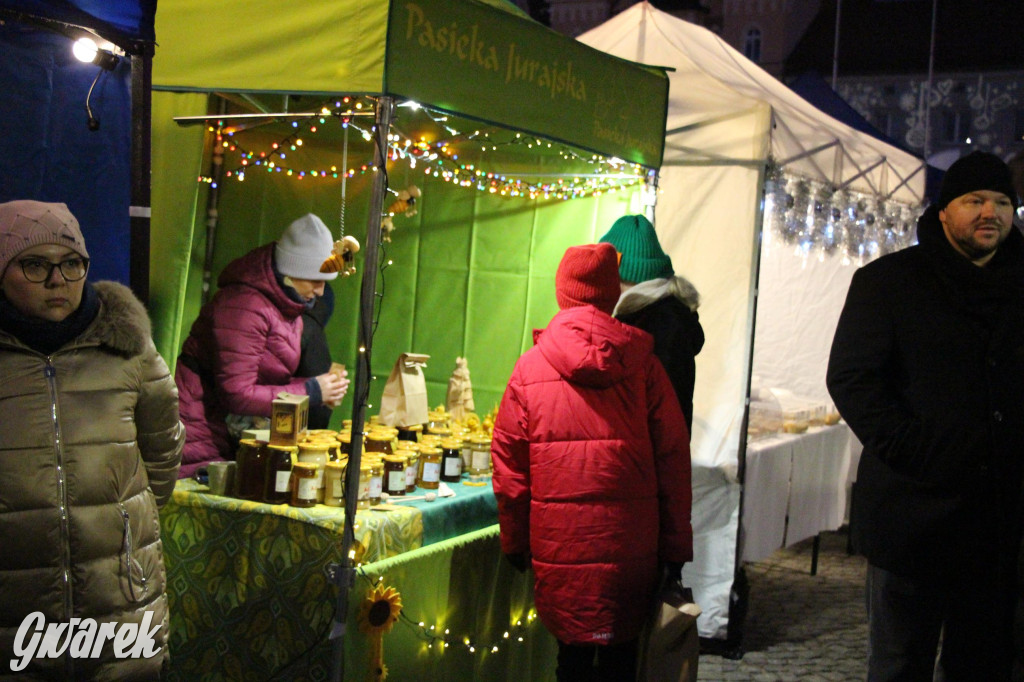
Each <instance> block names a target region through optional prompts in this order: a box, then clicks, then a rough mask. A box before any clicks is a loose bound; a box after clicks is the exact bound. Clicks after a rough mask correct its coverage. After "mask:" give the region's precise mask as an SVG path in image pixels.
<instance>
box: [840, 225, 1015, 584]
mask: <svg viewBox="0 0 1024 682" xmlns="http://www.w3.org/2000/svg"><path fill="white" fill-rule="evenodd" d="M918 239H919V242H920V243H919V244H918V245H916V246H913V247H911V248H908V249H905V250H903V251H899V252H897V253H894V254H891V255H888V256H884V257H882V258H880V259H878V260H877V261H875V262H873V263H871V264H869V265H866V266H865V267H863V268H861V269H860V270H858V271H857V272H856V273H855V274H854V276H853V281H852V283H851V284H850V290H849V293H848V295H847V298H846V305H845V307H844V308H843V312H842V315H841V317H840V319H839V324H838V327H837V329H836V334H835V339H834V341H833V344H832V353H831V357H830V358H829V367H828V377H827V383H828V388H829V392H830V393H831V395H832V398H833V400H834V401H835V404H836V406H837V407H838V408H839V412H840V413H841V414H842V416H843V418H845V419H846V421H847V423H849V425H850V427H851V428H852V429H853V432H854V433H855V434H856V435H857V437H858V438H859V439H860V440H861V442H862V443H863V444H864V452H863V456H862V457H861V460H860V467H859V469H858V472H857V483H856V489H855V493H854V496H853V507H852V511H851V531H852V533H853V540H854V544H855V546H856V547H857V549H858V550H860V551H861V552H863V553H864V554H865V555H866V556H867V557H868V560H869V561H870V562H871V563H872V564H873V565H875V566H878V567H880V568H883V569H886V570H889V571H892V572H894V573H898V574H901V575H909V576H929V575H940V576H941V575H943V574H949V575H952V574H956V575H962V574H963V570H964V569H970V568H971V567H974V568H978V567H981V566H984V565H992V563H991V562H993V561H996V562H998V563H999V564H1000V565H1002V566H1005V565H1008V562H1012V561H1013V559H1015V558H1016V554H1017V543H1018V542H1019V525H1020V524H1019V514H1018V512H1017V511H1016V510H1017V499H1018V497H1019V495H1020V491H1021V471H1022V467H1021V462H1022V460H1024V239H1022V238H1021V235H1020V234H1019V233H1018V232H1017V230H1011V234H1010V236H1009V238H1008V239H1007V240H1006V241H1005V242H1004V243H1003V245H1002V246H1001V247H1000V248H999V250H998V251H997V252H996V255H995V256H994V257H993V259H992V260H991V261H990V262H989V263H988V265H987V266H986V267H983V268H980V267H977V266H976V265H974V264H972V263H971V262H970V261H968V260H967V259H966V258H964V257H963V256H961V255H960V254H958V253H957V252H956V251H954V250H953V248H952V247H951V246H950V245H949V242H948V241H947V240H946V238H945V235H944V234H943V232H942V226H941V225H940V224H939V221H938V211H937V210H936V209H935V208H934V207H932V208H929V209H928V210H927V211H926V212H925V214H924V215H923V216H922V217H921V220H920V221H919V223H918ZM1009 565H1012V563H1010V564H1009ZM954 572H955V573H954Z"/></svg>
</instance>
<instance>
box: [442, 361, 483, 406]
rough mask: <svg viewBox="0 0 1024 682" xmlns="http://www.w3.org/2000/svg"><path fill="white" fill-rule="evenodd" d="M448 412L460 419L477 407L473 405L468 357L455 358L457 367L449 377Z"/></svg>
mask: <svg viewBox="0 0 1024 682" xmlns="http://www.w3.org/2000/svg"><path fill="white" fill-rule="evenodd" d="M446 402H447V403H448V412H449V413H450V414H451V415H452V419H454V420H456V421H458V420H460V419H462V418H463V417H464V416H466V414H467V413H469V412H472V411H473V410H474V409H476V407H475V406H474V405H473V384H472V383H471V382H470V380H469V366H468V364H467V363H466V358H455V369H454V370H453V371H452V376H451V378H450V379H448V400H447V401H446Z"/></svg>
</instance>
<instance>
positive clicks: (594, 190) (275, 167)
mask: <svg viewBox="0 0 1024 682" xmlns="http://www.w3.org/2000/svg"><path fill="white" fill-rule="evenodd" d="M399 106H400V107H401V106H407V107H408V108H410V109H414V110H421V111H423V112H424V113H425V114H426V115H428V116H429V117H430V119H431V120H432V121H433V122H434V123H435V124H437V127H438V129H439V130H440V131H441V132H442V133H443V137H439V139H433V140H429V139H427V138H426V137H423V136H421V137H420V138H418V139H415V138H414V137H412V136H409V135H405V134H403V133H402V132H401V130H400V129H399V127H398V124H394V125H392V126H391V129H390V130H389V131H388V135H387V159H388V161H389V162H392V163H399V162H404V163H406V164H407V165H408V166H409V168H410V169H411V170H416V169H419V172H422V173H423V174H424V175H425V176H430V177H434V178H439V179H441V180H444V181H445V182H450V183H452V184H454V185H458V186H460V187H466V188H472V189H476V190H477V191H480V192H487V193H489V194H494V195H498V196H502V197H525V198H530V199H538V198H542V199H550V198H554V199H562V200H567V199H576V198H581V197H590V196H600V195H602V194H605V193H609V192H616V191H619V190H623V189H627V188H632V187H635V186H637V185H640V184H642V183H644V181H645V180H649V179H651V178H652V177H653V174H654V171H653V170H650V169H647V168H644V167H643V166H641V165H639V164H632V163H628V162H626V161H623V160H622V159H618V158H615V157H606V156H602V155H600V154H581V153H579V152H578V151H577V150H574V149H573V148H571V147H569V146H566V145H562V144H559V143H556V142H551V141H549V140H544V139H541V138H539V137H537V136H534V135H529V134H524V133H521V132H513V131H506V132H502V133H491V132H489V131H482V130H479V129H474V130H471V131H459V130H457V129H456V128H455V127H453V123H452V122H451V120H450V119H449V117H448V116H447V115H445V114H443V113H441V112H437V111H434V110H431V109H429V108H427V107H423V106H421V105H419V104H416V103H414V102H406V103H403V104H402V105H399ZM372 107H373V103H372V102H370V101H364V100H363V99H361V98H357V97H342V98H339V99H337V100H334V101H333V102H332V103H328V104H325V105H323V106H322V107H320V108H319V111H318V112H317V113H315V114H313V115H310V116H308V117H305V118H301V119H296V120H292V121H291V122H290V124H289V128H290V130H289V132H288V133H286V134H284V135H283V136H282V137H280V138H279V139H277V140H275V141H273V142H271V143H270V144H269V145H267V146H266V147H265V148H262V149H257V148H255V147H249V146H247V145H246V143H245V142H243V140H242V138H243V137H245V135H244V130H241V129H239V128H237V127H235V126H232V125H230V124H229V122H228V120H217V121H216V122H215V123H214V124H211V125H210V126H209V127H208V131H209V132H210V133H211V134H212V135H213V136H214V144H216V145H219V146H221V147H222V148H223V151H225V152H230V153H232V154H234V155H237V162H236V163H235V164H234V165H233V166H230V165H229V164H228V163H225V164H224V168H225V169H226V170H225V171H224V174H223V175H224V178H225V179H233V180H236V181H239V182H244V181H245V179H246V177H247V176H249V175H251V174H252V173H254V172H265V173H275V174H281V175H283V176H286V177H291V178H295V179H296V180H311V181H313V180H337V179H341V178H344V177H349V178H351V177H354V176H356V175H363V174H366V173H374V172H376V171H377V169H376V168H375V167H374V166H373V163H372V162H370V161H368V162H367V163H362V164H358V165H352V166H351V167H349V168H339V167H338V166H337V165H325V166H320V167H312V168H299V167H296V166H293V165H291V162H290V160H289V155H290V154H291V153H292V152H297V151H299V150H300V149H301V148H302V147H304V146H306V147H308V146H309V145H307V140H308V139H309V138H310V137H311V136H314V135H317V134H318V133H322V132H323V131H324V130H325V129H326V128H327V127H328V126H335V125H340V126H341V127H342V128H350V129H351V130H354V131H355V132H357V133H358V134H359V135H360V136H361V137H362V138H363V139H364V140H366V141H370V140H372V139H373V136H374V134H375V132H376V130H375V127H374V126H373V125H372V124H370V125H362V124H360V122H359V117H360V116H362V115H365V112H367V111H372ZM250 144H251V143H250ZM513 146H518V147H525V148H526V150H533V149H547V150H551V151H552V152H557V154H558V156H559V158H560V159H561V160H562V161H565V162H568V163H572V164H574V165H576V166H579V167H585V168H586V169H587V172H584V173H565V174H564V175H563V174H556V175H557V176H558V177H552V178H544V179H540V178H537V177H531V176H529V175H528V174H521V175H515V174H509V173H500V172H496V171H494V170H489V169H487V168H485V167H482V166H481V165H478V164H474V163H465V162H463V161H461V160H460V158H459V155H460V153H459V150H463V152H464V153H466V152H468V151H470V150H472V151H479V152H480V153H481V154H483V155H486V154H489V153H493V152H497V151H498V150H499V149H502V148H508V147H513ZM371 154H372V152H371ZM199 181H200V182H204V183H208V184H211V185H212V184H215V183H216V180H215V178H213V177H212V176H208V175H201V176H199Z"/></svg>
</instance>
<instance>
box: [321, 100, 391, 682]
mask: <svg viewBox="0 0 1024 682" xmlns="http://www.w3.org/2000/svg"><path fill="white" fill-rule="evenodd" d="M393 111H394V98H393V97H388V96H382V97H380V98H379V99H378V100H377V112H376V123H375V129H374V140H375V141H376V144H375V145H374V152H373V167H374V169H375V170H376V173H375V174H374V179H373V187H372V189H371V193H370V215H369V218H368V219H367V221H366V248H365V249H364V250H363V253H364V254H365V257H364V259H363V283H362V289H361V290H360V294H359V356H358V357H357V358H356V377H355V383H354V384H353V393H352V434H353V438H352V452H351V453H350V454H349V456H348V466H347V467H346V469H345V528H344V531H343V533H342V537H341V563H340V564H331V565H330V566H328V575H329V576H330V578H331V580H332V581H333V582H334V583H335V584H336V585H337V586H338V604H337V608H336V609H335V612H334V625H333V627H332V629H331V635H330V638H331V639H332V640H334V655H333V657H332V661H331V678H330V679H331V680H332V681H334V682H338V681H339V680H343V679H344V674H345V625H346V623H347V622H348V599H349V592H350V591H351V590H352V588H354V587H355V579H356V568H355V563H356V562H355V551H354V550H353V549H352V545H353V544H354V542H355V520H356V503H357V502H358V497H359V465H360V462H361V460H362V455H363V452H362V451H363V442H362V439H361V438H358V437H357V436H358V435H359V434H361V433H362V432H363V420H364V418H365V416H366V401H367V398H368V397H369V393H370V354H371V350H372V346H373V305H374V301H375V298H376V295H377V293H376V292H377V256H378V251H379V249H380V220H381V216H382V215H383V211H384V197H385V194H386V193H387V181H388V177H387V151H386V150H387V134H388V131H389V130H390V129H391V118H392V114H393Z"/></svg>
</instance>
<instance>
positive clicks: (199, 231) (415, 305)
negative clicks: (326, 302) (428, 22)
mask: <svg viewBox="0 0 1024 682" xmlns="http://www.w3.org/2000/svg"><path fill="white" fill-rule="evenodd" d="M164 97H172V98H173V97H176V96H174V95H165V94H163V93H158V94H157V95H156V96H155V97H154V100H155V103H159V102H160V101H161V100H162V99H163V98H164ZM177 97H181V96H177ZM192 105H193V106H195V102H192ZM183 108H184V106H183V105H178V106H177V107H176V109H177V114H176V115H181V113H182V110H183ZM156 109H157V107H156V105H155V110H156ZM159 110H160V111H161V113H163V114H165V115H166V114H167V113H169V111H170V107H167V108H164V107H160V108H159ZM200 113H201V112H200ZM154 119H156V116H154ZM156 125H157V121H156V120H154V127H156ZM196 131H197V128H188V129H183V130H180V131H177V135H176V136H175V137H176V140H175V141H174V142H173V143H169V144H168V145H163V146H162V147H161V148H160V149H157V148H155V149H154V155H153V158H154V202H153V203H154V221H153V223H154V238H153V241H154V245H155V244H157V243H159V244H161V245H167V247H166V251H165V253H164V254H163V255H161V254H160V253H157V252H156V249H155V248H154V258H153V265H154V270H153V273H154V274H153V279H154V283H153V288H154V291H156V292H159V293H158V294H157V295H155V296H154V322H155V327H156V329H155V334H156V337H157V339H158V347H159V348H160V350H161V352H162V353H163V354H164V356H165V358H167V359H168V361H169V362H171V363H173V361H174V358H176V356H177V352H178V351H179V350H180V347H181V343H182V342H183V341H184V338H185V336H186V335H187V332H188V329H189V326H190V325H191V323H192V320H193V319H194V318H195V316H196V314H197V313H198V309H199V304H200V302H201V301H202V292H201V288H200V283H201V279H200V271H201V267H202V261H203V257H204V252H205V248H206V239H205V227H204V222H205V212H206V202H207V193H208V191H209V186H208V185H206V184H205V183H197V182H196V177H197V175H198V174H199V173H197V171H196V168H197V164H196V163H195V161H196V159H195V155H196V153H197V152H196V147H197V146H198V147H201V142H199V141H198V139H195V141H194V142H193V139H191V138H193V137H197V136H198V135H199V134H201V132H196ZM186 138H189V139H186ZM249 139H250V140H251V144H252V145H256V143H255V141H254V138H252V137H250V138H249ZM209 144H210V140H209V139H207V147H209ZM307 147H312V145H307ZM307 152H309V153H311V154H314V153H315V154H316V155H318V157H319V158H321V159H322V160H323V163H324V164H331V163H336V164H337V165H338V167H342V164H341V161H340V150H339V149H337V148H323V149H318V150H314V149H312V148H310V149H307ZM348 160H349V163H348V166H349V167H352V166H355V167H357V168H358V167H359V165H360V164H361V163H364V162H365V160H362V158H361V157H358V156H356V155H354V154H353V155H351V156H350V158H349V159H348ZM205 163H207V164H208V160H207V161H205ZM296 163H298V162H297V161H296ZM199 167H200V169H202V168H203V166H202V165H201V164H200V166H199ZM203 172H206V171H205V170H203ZM372 179H373V173H372V172H367V173H363V174H358V173H357V174H356V175H355V176H354V177H352V178H350V179H349V180H348V182H347V186H346V188H345V190H346V194H347V198H346V201H345V202H344V206H343V204H342V201H341V191H342V182H341V180H340V179H311V178H309V177H307V178H304V179H299V178H298V177H296V176H292V177H288V176H286V175H285V174H284V173H267V172H264V171H250V172H249V173H247V175H246V179H245V181H244V182H239V181H238V180H235V179H226V180H225V181H224V182H222V183H221V186H220V190H219V193H220V197H219V219H218V224H217V231H216V238H215V240H214V241H215V247H214V263H213V275H214V277H213V279H214V282H215V281H216V276H217V275H218V274H219V273H220V271H221V270H222V269H223V268H224V266H225V265H226V264H227V263H229V262H230V261H231V260H232V259H234V258H236V257H238V256H240V255H242V254H244V253H245V252H247V251H249V250H250V249H252V248H254V247H256V246H258V245H260V244H265V243H267V242H270V241H273V240H274V239H276V238H277V237H278V236H279V234H280V233H281V231H282V230H283V229H284V228H285V227H286V226H287V225H288V224H289V223H290V222H291V221H292V220H294V219H295V218H297V217H299V216H300V215H302V214H304V213H306V212H313V213H316V214H317V215H319V216H320V217H321V218H323V220H324V221H325V222H326V223H327V225H328V226H329V227H330V228H331V229H332V231H334V232H335V233H336V234H338V232H339V225H340V216H341V212H342V209H343V208H344V224H345V233H346V234H352V235H354V236H355V237H356V238H357V239H359V241H360V243H363V244H365V236H366V220H367V212H368V208H369V199H370V188H371V181H372ZM165 183H166V184H165ZM389 183H390V186H391V188H392V189H395V190H398V189H402V188H404V187H406V186H408V185H409V184H416V185H417V186H419V187H420V189H421V190H422V192H423V195H422V197H421V198H420V200H419V201H418V202H417V207H418V213H417V214H416V215H415V216H413V217H411V218H409V217H405V216H402V215H399V216H396V217H395V218H394V224H395V228H396V229H395V231H394V233H393V235H392V241H391V242H390V243H384V244H383V245H382V253H381V259H380V260H381V263H382V264H383V263H386V262H387V261H388V260H390V261H391V262H392V264H391V265H389V266H387V267H386V268H385V269H384V270H383V273H382V274H381V275H380V276H379V277H378V280H377V282H378V284H377V291H378V293H382V294H383V295H382V296H381V297H380V298H378V299H377V303H376V305H377V308H378V315H379V318H378V319H379V323H378V326H377V329H376V332H375V334H374V337H373V339H374V340H373V348H372V358H371V368H372V373H373V377H374V378H373V381H372V384H371V388H370V397H369V405H368V407H367V415H372V414H376V413H377V411H378V410H379V405H380V395H381V391H382V389H383V386H384V382H385V381H386V380H387V377H388V374H389V373H390V371H391V367H392V365H393V364H394V362H395V359H396V358H397V357H398V355H399V354H400V353H402V352H406V351H411V352H417V353H426V354H428V355H430V356H431V359H430V361H429V363H428V365H427V367H426V369H425V370H424V374H425V376H426V379H427V390H428V395H429V400H430V405H431V406H435V405H439V404H441V403H443V402H444V400H445V396H446V391H447V385H448V378H449V376H450V375H451V372H452V370H453V369H454V367H455V358H456V357H457V356H462V357H466V358H468V362H469V369H470V373H471V378H472V381H473V391H474V396H475V399H476V409H477V412H478V413H480V414H481V416H482V415H483V414H484V413H486V412H487V411H489V410H490V409H492V408H493V407H495V406H496V405H497V404H498V402H499V401H500V399H501V395H502V393H503V392H504V389H505V385H506V382H507V380H508V377H509V375H510V374H511V371H512V367H513V365H514V364H515V361H516V359H517V358H518V357H519V355H520V354H521V353H522V352H523V351H524V350H526V349H527V348H529V347H530V346H531V345H532V343H533V340H532V330H533V329H534V328H537V327H543V326H545V325H546V324H547V322H548V321H549V320H550V319H551V316H552V315H554V313H555V312H557V305H556V303H555V296H554V274H555V270H556V268H557V266H558V262H559V260H560V259H561V257H562V254H563V253H564V251H565V249H566V248H567V247H568V246H571V245H573V244H580V243H585V242H591V241H594V240H595V239H596V238H597V237H599V236H600V235H601V234H603V233H604V232H605V230H607V228H608V227H609V226H610V225H611V223H612V222H613V221H614V220H615V219H616V218H618V217H619V216H621V215H623V214H625V213H628V212H638V211H639V210H640V207H639V204H638V201H639V196H638V192H636V191H623V192H617V193H612V194H608V195H605V196H601V197H593V198H587V199H574V200H571V201H553V200H548V201H543V200H529V199H524V198H502V197H498V196H494V195H489V194H486V193H483V192H480V191H478V190H476V189H472V188H465V187H459V186H456V185H452V184H449V183H446V182H444V181H443V180H440V179H435V178H432V177H426V176H424V175H423V174H422V173H421V172H420V171H419V170H416V169H409V168H408V166H406V165H405V163H404V162H402V161H399V162H396V163H394V164H389ZM390 203H391V201H390V200H388V201H385V206H387V205H389V204H390ZM158 206H159V207H160V210H159V211H158V210H157V208H158ZM193 209H194V210H195V211H196V215H195V218H194V220H190V219H189V216H188V213H189V211H190V210H193ZM193 232H194V238H191V235H192V233H193ZM171 245H173V247H172V246H171ZM186 245H188V246H190V248H191V250H190V257H189V258H188V259H187V262H186V258H185V253H189V252H188V251H186V250H185V249H186V248H187V247H186ZM363 256H364V253H363V252H360V254H359V255H358V256H357V266H358V267H359V272H357V274H356V275H355V276H352V277H347V278H342V277H339V278H338V279H337V280H335V281H333V282H332V283H331V286H332V287H333V288H334V293H335V298H336V302H335V312H334V316H333V317H332V319H331V321H330V324H329V325H328V336H329V339H330V343H331V347H332V355H333V358H334V360H335V361H337V362H341V363H344V364H345V365H346V366H347V367H348V368H349V371H350V372H349V373H350V378H352V379H354V378H355V357H356V346H357V344H356V336H357V326H358V305H359V288H360V285H361V281H362V264H363ZM176 287H177V291H179V292H180V291H183V294H182V295H181V296H179V297H177V298H175V296H174V295H173V294H174V292H175V291H176V289H175V288H176ZM351 412H352V403H351V395H350V396H349V397H347V398H346V400H345V402H344V403H343V404H342V406H341V407H340V408H339V409H337V410H335V413H334V418H333V422H332V425H335V426H337V425H340V422H341V419H343V418H348V417H350V416H351Z"/></svg>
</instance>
